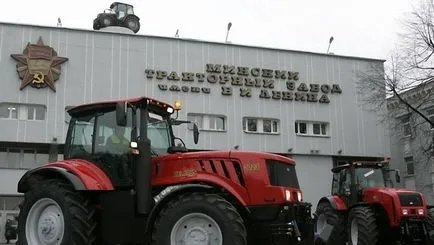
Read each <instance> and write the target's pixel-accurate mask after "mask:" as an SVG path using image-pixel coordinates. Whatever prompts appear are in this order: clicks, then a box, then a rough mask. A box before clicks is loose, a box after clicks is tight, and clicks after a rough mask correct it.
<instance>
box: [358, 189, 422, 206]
mask: <svg viewBox="0 0 434 245" xmlns="http://www.w3.org/2000/svg"><path fill="white" fill-rule="evenodd" d="M363 194H364V196H365V200H366V199H368V200H371V201H374V202H376V201H381V200H383V201H384V200H385V199H393V200H394V202H395V203H399V205H400V206H401V207H422V206H426V200H425V197H424V195H423V194H422V193H419V192H417V191H411V190H407V189H400V188H366V189H365V190H364V191H363Z"/></svg>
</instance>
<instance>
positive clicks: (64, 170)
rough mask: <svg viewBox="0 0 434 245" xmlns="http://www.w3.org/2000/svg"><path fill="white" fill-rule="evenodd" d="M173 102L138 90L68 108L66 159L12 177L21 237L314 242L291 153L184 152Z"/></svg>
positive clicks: (219, 244)
mask: <svg viewBox="0 0 434 245" xmlns="http://www.w3.org/2000/svg"><path fill="white" fill-rule="evenodd" d="M177 105H178V104H175V106H174V107H172V106H171V105H169V104H166V103H163V102H160V101H157V100H154V99H151V98H146V97H140V98H132V99H127V100H118V101H108V102H100V103H93V104H86V105H80V106H76V107H73V108H71V109H69V110H68V113H69V114H70V115H71V121H70V123H69V128H68V133H67V137H66V140H65V148H64V160H62V161H57V162H52V163H48V164H45V165H43V166H41V167H38V168H36V169H33V170H30V171H28V172H27V173H26V174H25V175H24V176H23V177H22V179H21V180H20V181H19V183H18V191H19V192H20V193H25V195H24V200H23V203H22V204H21V206H20V214H19V222H18V242H17V244H19V245H93V244H105V245H111V244H150V245H169V244H170V245H181V244H188V245H202V244H203V245H245V244H267V245H268V244H270V245H272V244H278V245H283V244H285V245H288V244H312V243H311V242H312V241H313V219H312V215H311V205H310V203H305V202H303V201H302V192H301V190H300V188H299V184H298V180H297V174H296V171H295V162H294V161H293V160H292V159H290V158H286V157H283V156H279V155H275V154H269V153H261V152H242V151H201V152H189V151H188V150H187V149H186V147H185V144H184V142H183V141H182V140H181V139H180V138H177V137H175V135H174V132H173V129H172V126H175V125H180V124H182V123H190V122H188V121H181V120H177V119H176V118H177V117H174V116H173V114H174V113H175V111H176V115H177V114H178V110H179V109H180V108H179V107H178V106H177ZM192 129H193V131H192V132H193V135H194V137H193V138H194V141H195V143H196V144H197V142H198V137H199V131H198V128H197V126H196V125H195V124H193V128H192ZM177 141H179V144H177V143H176V142H177Z"/></svg>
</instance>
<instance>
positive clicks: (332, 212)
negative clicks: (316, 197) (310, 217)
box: [315, 202, 347, 245]
mask: <svg viewBox="0 0 434 245" xmlns="http://www.w3.org/2000/svg"><path fill="white" fill-rule="evenodd" d="M316 214H317V215H318V218H317V220H316V222H315V232H317V233H319V232H321V231H322V230H323V229H324V228H325V227H326V223H328V224H329V225H332V226H333V230H332V232H331V234H330V237H329V240H328V241H327V242H326V243H325V245H345V243H346V240H347V236H346V233H345V228H346V227H345V218H344V216H343V215H342V214H341V213H339V212H338V211H337V210H336V209H334V208H333V207H332V206H331V205H330V203H328V202H321V203H320V204H319V205H318V208H317V210H316ZM319 243H320V244H321V242H319Z"/></svg>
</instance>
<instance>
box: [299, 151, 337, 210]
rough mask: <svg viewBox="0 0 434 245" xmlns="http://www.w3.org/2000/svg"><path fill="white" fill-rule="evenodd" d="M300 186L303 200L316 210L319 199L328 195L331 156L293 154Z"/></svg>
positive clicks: (329, 189)
mask: <svg viewBox="0 0 434 245" xmlns="http://www.w3.org/2000/svg"><path fill="white" fill-rule="evenodd" d="M293 158H294V159H295V161H296V170H297V175H298V181H299V183H300V188H301V190H302V191H303V196H304V200H305V201H306V202H310V203H312V211H315V210H316V205H317V203H318V201H319V199H320V198H321V197H323V196H327V195H330V192H331V183H332V172H331V169H332V167H333V161H332V158H331V157H321V156H294V157H293Z"/></svg>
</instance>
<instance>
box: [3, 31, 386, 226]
mask: <svg viewBox="0 0 434 245" xmlns="http://www.w3.org/2000/svg"><path fill="white" fill-rule="evenodd" d="M0 34H1V38H0V74H1V78H0V79H1V85H2V86H1V89H0V130H1V133H0V168H1V170H0V180H1V183H2V184H1V185H0V195H1V196H2V197H1V198H0V210H3V212H5V213H10V212H15V211H13V210H16V209H17V204H18V201H19V199H20V196H19V195H18V193H16V185H17V181H18V179H19V178H20V177H21V176H22V174H23V173H24V172H25V171H26V170H27V169H30V168H33V167H36V166H39V165H40V164H42V163H45V162H48V161H56V160H61V159H62V152H63V142H64V139H65V135H66V132H67V128H68V115H67V113H66V108H68V106H72V105H76V104H82V103H89V102H96V101H100V100H107V99H116V98H123V97H135V96H144V95H145V96H149V97H153V98H155V99H158V100H162V101H166V102H169V103H173V102H174V101H175V100H180V101H181V102H182V110H181V111H180V113H179V118H183V119H187V118H188V119H189V120H192V121H195V122H196V123H197V124H198V126H199V128H200V130H201V131H200V132H201V133H200V139H199V143H198V144H194V143H193V134H192V130H191V128H190V126H188V125H185V126H179V127H177V128H176V130H175V133H176V135H177V136H178V137H180V138H182V139H183V140H184V142H185V143H186V145H187V147H188V148H191V149H194V150H215V149H218V150H257V151H267V152H272V153H277V154H281V155H285V156H289V157H292V158H294V159H295V160H296V162H297V167H296V169H297V171H298V176H299V182H300V185H301V188H302V189H303V192H304V199H305V200H306V201H309V202H311V203H312V204H313V205H314V206H315V205H316V203H317V201H318V200H319V198H320V197H321V196H323V195H327V194H329V193H330V188H331V181H332V175H331V171H330V169H331V168H332V167H333V165H334V164H337V163H338V162H341V161H345V160H348V159H378V158H381V159H383V158H384V156H385V155H389V142H388V140H389V136H388V133H387V127H386V126H385V125H383V124H381V123H379V120H378V115H377V112H376V111H373V110H370V109H369V108H367V107H366V105H364V104H363V103H362V102H361V96H362V95H361V94H360V93H359V92H358V90H357V86H355V84H356V82H357V72H359V71H363V70H364V69H368V67H369V66H370V65H372V64H376V65H381V66H382V65H383V62H384V61H383V60H376V59H366V58H357V57H344V56H336V55H326V54H317V53H310V52H301V51H291V50H278V49H271V48H262V47H250V46H242V45H234V44H225V43H213V42H205V41H199V40H183V39H178V38H167V37H156V36H141V35H132V34H120V33H112V32H105V31H91V30H77V29H66V28H54V27H42V26H30V25H17V24H10V23H1V24H0ZM2 203H4V204H3V206H2ZM2 207H3V209H2ZM5 210H6V211H5ZM11 210H12V211H11ZM3 217H5V215H3ZM0 224H1V225H3V224H4V221H2V220H0Z"/></svg>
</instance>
